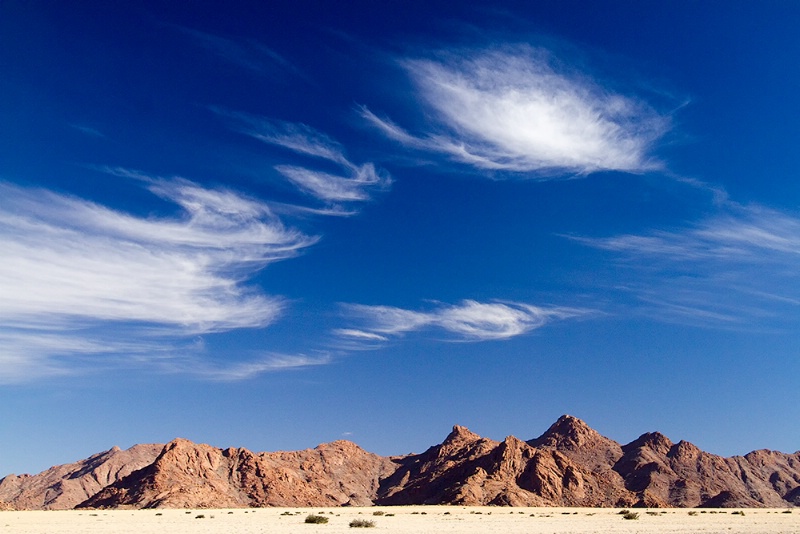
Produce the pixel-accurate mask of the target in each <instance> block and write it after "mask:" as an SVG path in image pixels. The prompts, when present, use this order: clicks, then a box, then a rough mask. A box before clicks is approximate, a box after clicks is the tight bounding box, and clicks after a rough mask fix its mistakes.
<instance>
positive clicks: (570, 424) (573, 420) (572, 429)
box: [528, 415, 601, 450]
mask: <svg viewBox="0 0 800 534" xmlns="http://www.w3.org/2000/svg"><path fill="white" fill-rule="evenodd" d="M600 437H601V436H600V434H598V433H597V432H596V431H595V430H593V429H592V428H590V427H589V425H587V424H586V423H584V422H583V421H581V420H580V419H578V418H577V417H573V416H571V415H562V416H561V417H559V418H558V421H556V422H555V423H553V424H552V425H550V428H548V429H547V431H546V432H545V433H544V434H542V435H541V436H539V437H538V438H536V439H533V440H531V441H529V442H528V443H529V444H530V445H533V446H534V447H552V448H555V449H558V450H563V449H567V450H569V449H576V448H578V447H581V446H582V445H584V444H586V443H587V442H590V441H593V440H596V439H597V438H600Z"/></svg>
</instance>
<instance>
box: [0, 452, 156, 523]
mask: <svg viewBox="0 0 800 534" xmlns="http://www.w3.org/2000/svg"><path fill="white" fill-rule="evenodd" d="M163 447H164V446H163V445H134V446H133V447H131V448H130V449H128V450H125V451H122V450H120V449H119V448H117V447H114V448H113V449H111V450H108V451H105V452H101V453H99V454H95V455H94V456H91V457H89V458H87V459H85V460H81V461H79V462H75V463H73V464H65V465H58V466H55V467H51V468H50V469H48V470H47V471H43V472H41V473H39V474H38V475H35V476H31V475H22V476H14V475H9V476H7V477H5V478H4V479H2V480H0V501H4V502H5V503H6V506H8V507H10V508H16V509H19V510H68V509H70V508H74V507H75V506H76V505H77V504H79V503H81V502H83V501H85V500H86V499H88V498H89V497H91V496H93V495H94V494H96V493H97V492H98V491H100V490H101V489H103V488H105V487H106V486H108V485H109V484H112V483H114V482H116V481H117V480H119V479H121V478H122V477H125V476H127V475H129V474H130V473H132V472H133V471H135V470H137V469H140V468H142V467H145V466H147V465H149V464H151V463H152V462H153V460H155V458H156V456H158V453H159V452H160V451H161V449H163Z"/></svg>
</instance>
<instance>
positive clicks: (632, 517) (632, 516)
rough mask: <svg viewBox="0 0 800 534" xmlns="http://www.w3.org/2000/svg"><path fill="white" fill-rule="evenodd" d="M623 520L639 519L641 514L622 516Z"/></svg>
mask: <svg viewBox="0 0 800 534" xmlns="http://www.w3.org/2000/svg"><path fill="white" fill-rule="evenodd" d="M622 519H639V514H637V513H636V512H628V513H627V514H624V515H623V516H622Z"/></svg>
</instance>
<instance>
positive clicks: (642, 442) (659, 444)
mask: <svg viewBox="0 0 800 534" xmlns="http://www.w3.org/2000/svg"><path fill="white" fill-rule="evenodd" d="M672 446H673V443H672V441H670V439H669V438H668V437H667V436H665V435H664V434H662V433H661V432H645V433H644V434H642V435H641V436H639V437H638V438H636V439H635V440H633V441H631V442H630V443H628V444H627V445H625V446H624V447H622V450H623V452H625V453H627V452H628V451H631V450H634V449H639V448H642V447H646V448H648V449H651V450H653V451H655V452H657V453H658V454H663V455H667V454H668V453H669V451H670V449H671V448H672Z"/></svg>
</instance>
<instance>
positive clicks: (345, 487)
mask: <svg viewBox="0 0 800 534" xmlns="http://www.w3.org/2000/svg"><path fill="white" fill-rule="evenodd" d="M412 504H453V505H464V506H468V505H475V506H477V505H508V506H589V507H787V506H797V505H800V451H798V452H795V453H794V454H786V453H781V452H776V451H770V450H758V451H753V452H751V453H749V454H746V455H744V456H733V457H730V458H724V457H721V456H717V455H714V454H710V453H707V452H703V451H701V450H700V449H699V448H697V447H696V446H694V445H692V444H691V443H688V442H686V441H680V442H678V443H673V442H672V441H670V440H669V439H668V438H667V437H666V436H664V435H662V434H660V433H658V432H653V433H645V434H642V435H641V436H640V437H639V438H637V439H636V440H634V441H632V442H631V443H628V444H627V445H621V444H619V443H617V442H616V441H613V440H611V439H609V438H606V437H604V436H602V435H600V434H599V433H598V432H596V431H595V430H593V429H591V428H590V427H589V426H588V425H587V424H586V423H584V422H583V421H581V420H580V419H577V418H575V417H572V416H569V415H564V416H562V417H561V418H559V419H558V421H556V422H555V423H554V424H553V425H552V426H550V428H549V429H548V430H547V431H546V432H545V433H544V434H542V435H541V436H539V437H538V438H535V439H532V440H530V441H522V440H519V439H517V438H515V437H513V436H509V437H507V438H506V439H505V440H503V441H494V440H491V439H487V438H483V437H481V436H478V435H477V434H475V433H473V432H470V431H469V430H468V429H466V428H464V427H461V426H455V427H454V428H453V430H452V432H451V433H450V434H449V435H448V436H447V438H446V439H445V440H444V441H443V442H442V443H441V444H439V445H435V446H433V447H430V448H429V449H428V450H427V451H425V452H423V453H421V454H408V455H405V456H392V457H384V456H379V455H377V454H373V453H370V452H367V451H365V450H364V449H362V448H360V447H359V446H358V445H356V444H354V443H352V442H349V441H334V442H332V443H325V444H322V445H319V446H318V447H316V448H314V449H307V450H302V451H292V452H262V453H254V452H250V451H249V450H247V449H243V448H227V449H219V448H215V447H211V446H209V445H201V444H196V443H192V442H191V441H188V440H185V439H175V440H173V441H171V442H169V443H167V444H166V445H161V444H147V445H135V446H133V447H131V448H130V449H127V450H121V449H119V448H117V447H115V448H113V449H111V450H108V451H105V452H101V453H98V454H95V455H93V456H91V457H89V458H87V459H85V460H81V461H79V462H76V463H72V464H66V465H61V466H55V467H52V468H50V469H48V470H46V471H43V472H42V473H39V474H38V475H22V476H15V475H9V476H7V477H5V478H3V479H2V480H0V510H2V509H12V510H13V509H17V510H28V509H31V510H39V509H49V510H58V509H71V508H161V507H165V508H230V507H264V506H286V507H301V506H307V507H323V506H371V505H412Z"/></svg>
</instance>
